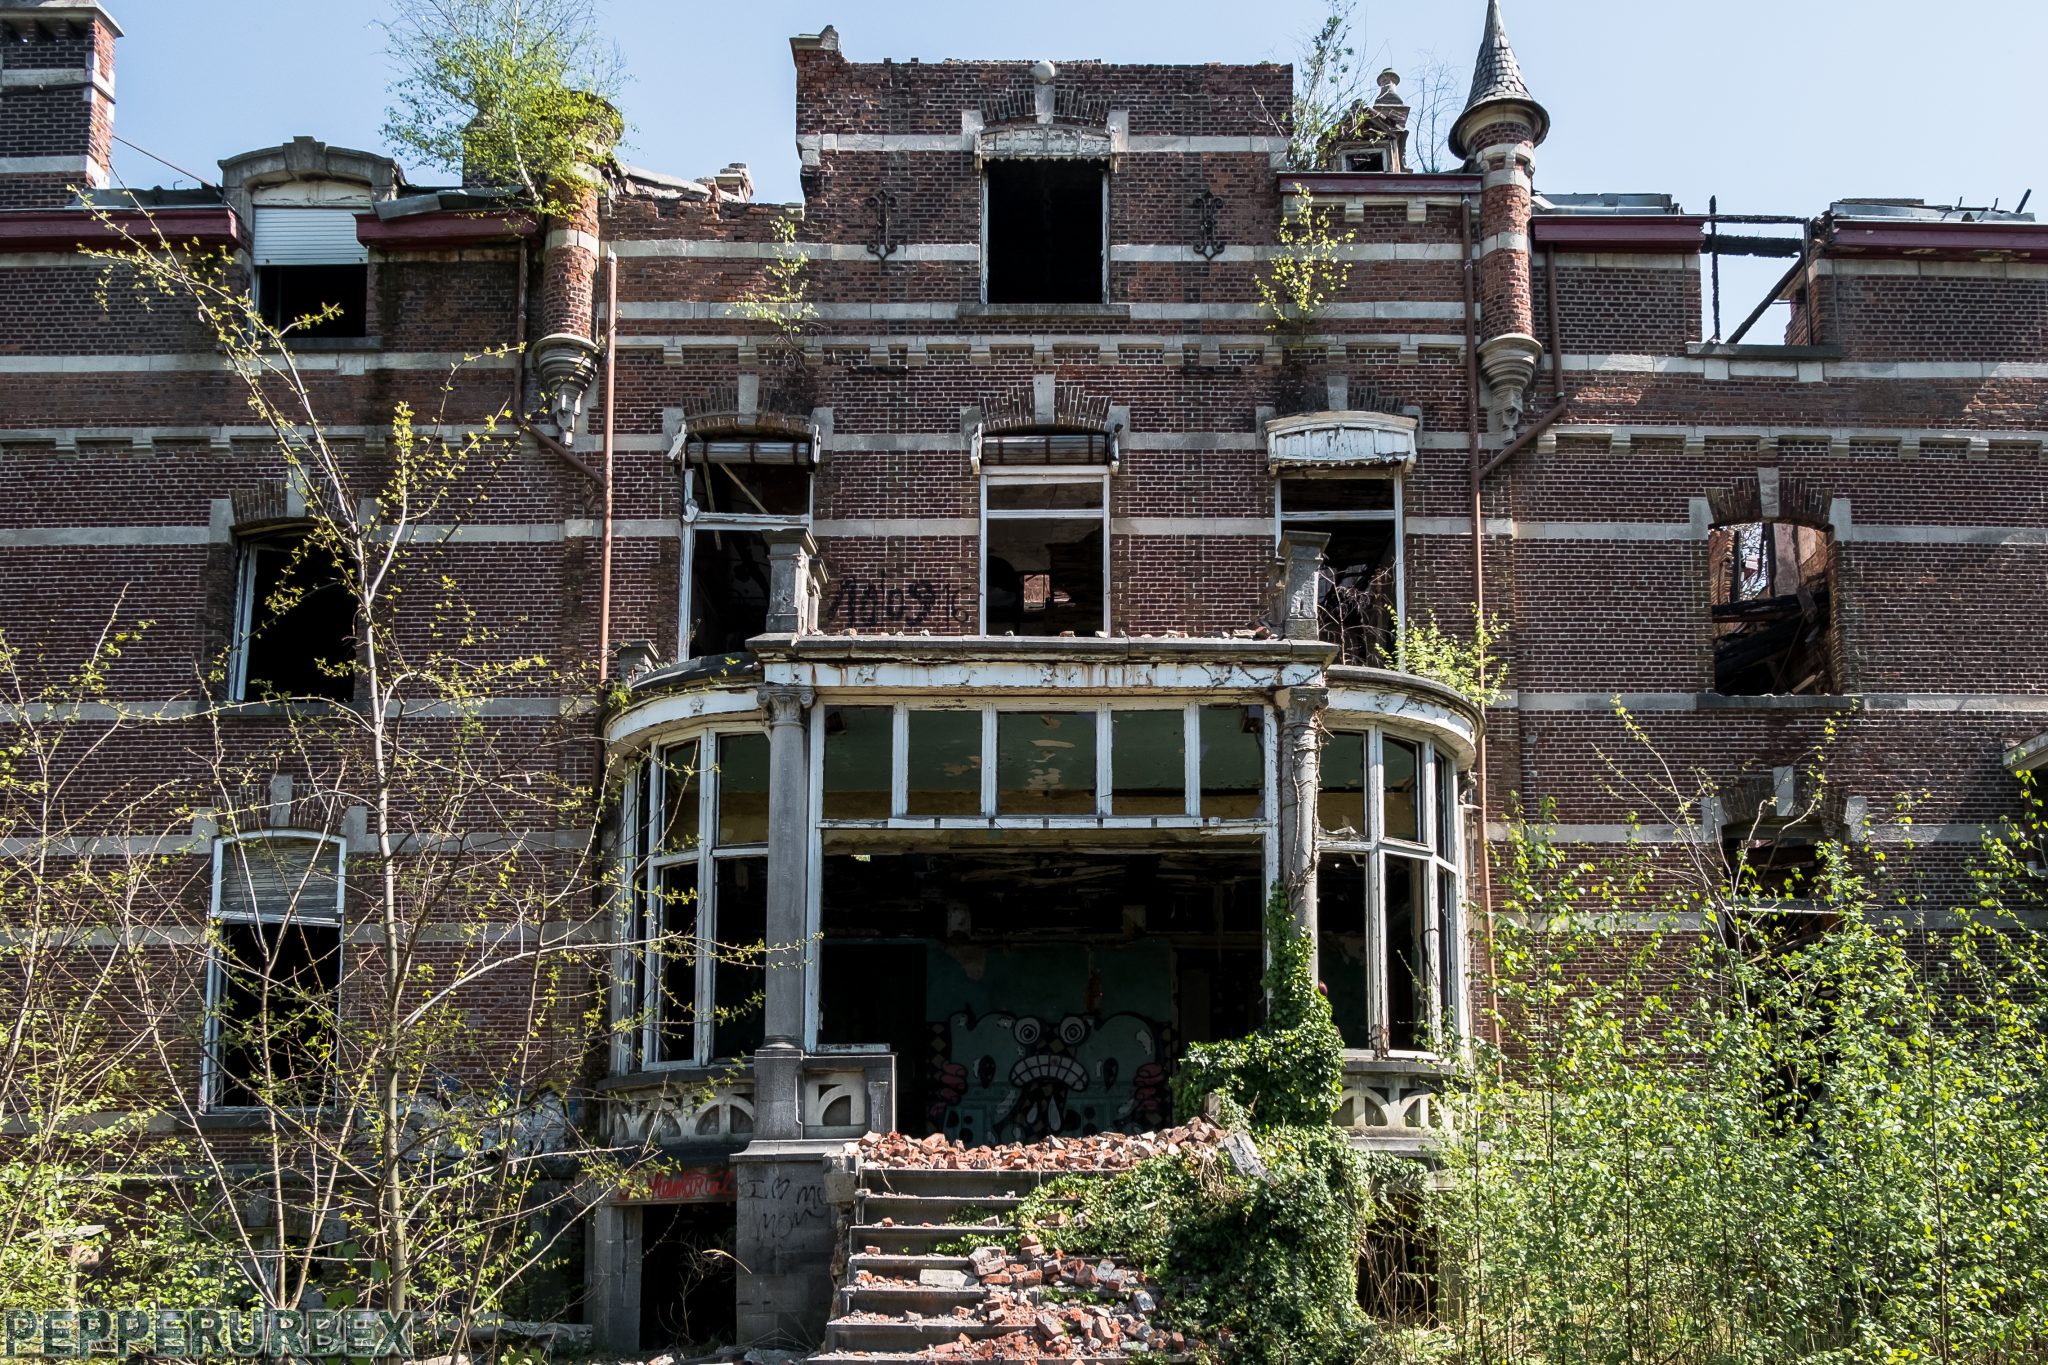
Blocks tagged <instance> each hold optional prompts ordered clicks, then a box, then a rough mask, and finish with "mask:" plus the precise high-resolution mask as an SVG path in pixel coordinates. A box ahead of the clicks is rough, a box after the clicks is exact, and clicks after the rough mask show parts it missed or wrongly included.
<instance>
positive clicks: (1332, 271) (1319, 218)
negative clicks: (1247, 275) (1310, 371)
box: [1252, 190, 1357, 345]
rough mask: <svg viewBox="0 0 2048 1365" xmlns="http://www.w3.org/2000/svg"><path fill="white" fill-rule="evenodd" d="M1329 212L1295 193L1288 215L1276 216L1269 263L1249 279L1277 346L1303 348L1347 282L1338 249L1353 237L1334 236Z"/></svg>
mask: <svg viewBox="0 0 2048 1365" xmlns="http://www.w3.org/2000/svg"><path fill="white" fill-rule="evenodd" d="M1331 212H1332V210H1330V209H1328V208H1319V207H1318V206H1317V204H1316V201H1315V196H1314V195H1312V194H1310V193H1309V192H1308V191H1307V190H1302V191H1300V192H1298V193H1297V194H1296V195H1295V196H1294V201H1293V204H1292V206H1291V211H1289V212H1285V213H1282V214H1281V217H1280V226H1279V228H1278V229H1277V246H1276V247H1275V249H1274V252H1273V254H1272V256H1271V258H1270V259H1268V260H1267V262H1266V263H1265V265H1264V266H1263V267H1262V268H1261V269H1260V270H1259V272H1258V274H1256V275H1254V276H1253V277H1252V287H1253V288H1254V289H1255V290H1256V291H1257V293H1258V301H1259V309H1260V311H1261V312H1263V313H1264V314H1265V317H1266V328H1267V330H1268V331H1271V332H1273V333H1274V334H1275V335H1276V336H1278V337H1280V338H1281V339H1282V340H1283V341H1286V342H1289V343H1292V344H1296V345H1299V344H1301V343H1302V342H1304V341H1305V340H1306V339H1307V337H1308V335H1309V333H1310V332H1311V331H1312V330H1314V328H1315V324H1316V319H1318V318H1320V317H1321V316H1322V315H1323V312H1324V310H1325V309H1327V308H1328V307H1329V306H1330V305H1331V304H1332V303H1334V302H1336V301H1337V300H1338V299H1339V298H1340V297H1342V296H1343V293H1344V287H1345V285H1346V284H1348V283H1349V282H1350V280H1351V263H1350V262H1349V261H1347V260H1345V259H1344V258H1343V253H1342V252H1341V251H1340V250H1339V248H1340V247H1342V246H1344V245H1346V244H1348V243H1349V242H1350V241H1351V240H1352V239H1353V237H1355V236H1356V235H1357V234H1355V233H1352V232H1348V231H1347V232H1342V233H1340V232H1338V231H1336V230H1335V229H1334V228H1333V227H1332V226H1331Z"/></svg>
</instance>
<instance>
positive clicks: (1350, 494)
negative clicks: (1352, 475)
mask: <svg viewBox="0 0 2048 1365" xmlns="http://www.w3.org/2000/svg"><path fill="white" fill-rule="evenodd" d="M1393 510H1394V481H1393V480H1392V479H1372V478H1357V479H1282V480H1280V514H1281V515H1282V516H1285V515H1287V514H1288V513H1290V512H1391V511H1393Z"/></svg>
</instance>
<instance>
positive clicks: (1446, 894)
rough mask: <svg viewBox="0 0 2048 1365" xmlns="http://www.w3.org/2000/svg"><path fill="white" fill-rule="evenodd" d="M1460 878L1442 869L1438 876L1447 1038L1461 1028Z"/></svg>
mask: <svg viewBox="0 0 2048 1365" xmlns="http://www.w3.org/2000/svg"><path fill="white" fill-rule="evenodd" d="M1458 924H1459V915H1458V874H1457V873H1455V872H1452V871H1450V870H1449V869H1447V868H1438V869H1437V874H1436V932H1437V960H1438V962H1440V963H1441V964H1442V966H1441V968H1440V970H1439V972H1438V975H1437V1011H1438V1013H1437V1019H1438V1021H1439V1027H1441V1028H1442V1029H1443V1031H1444V1032H1445V1033H1446V1034H1450V1033H1452V1032H1455V1031H1456V1029H1457V1027H1458V991H1459V988H1460V986H1461V985H1462V983H1463V980H1464V976H1463V973H1464V968H1465V963H1464V956H1465V955H1464V953H1463V951H1462V949H1463V947H1464V944H1463V942H1462V941H1461V940H1460V938H1459V931H1458Z"/></svg>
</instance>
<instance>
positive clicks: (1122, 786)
mask: <svg viewBox="0 0 2048 1365" xmlns="http://www.w3.org/2000/svg"><path fill="white" fill-rule="evenodd" d="M1109 719H1110V750H1109V752H1110V774H1111V791H1110V797H1109V808H1110V810H1111V811H1112V812H1113V813H1115V814H1117V815H1185V814H1186V813H1187V808H1188V761H1187V747H1188V746H1187V715H1186V713H1185V712H1183V711H1181V710H1180V709H1178V708H1176V709H1174V710H1172V711H1112V712H1111V713H1110V718H1109Z"/></svg>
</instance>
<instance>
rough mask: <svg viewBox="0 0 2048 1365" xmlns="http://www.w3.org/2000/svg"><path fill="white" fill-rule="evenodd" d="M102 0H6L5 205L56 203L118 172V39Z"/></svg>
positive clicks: (0, 38)
mask: <svg viewBox="0 0 2048 1365" xmlns="http://www.w3.org/2000/svg"><path fill="white" fill-rule="evenodd" d="M120 36H121V26H120V25H119V24H116V23H115V22H114V19H113V16H112V15H110V14H108V13H107V12H106V10H104V9H102V8H101V7H100V5H99V4H98V3H97V0H0V208H56V207H60V206H62V205H65V204H69V203H71V202H73V198H72V190H73V188H77V189H81V190H84V189H97V188H99V187H101V186H103V185H105V184H106V183H107V182H108V180H109V179H110V178H111V170H110V168H111V167H112V165H113V152H114V40H115V39H116V38H118V37H120Z"/></svg>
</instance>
